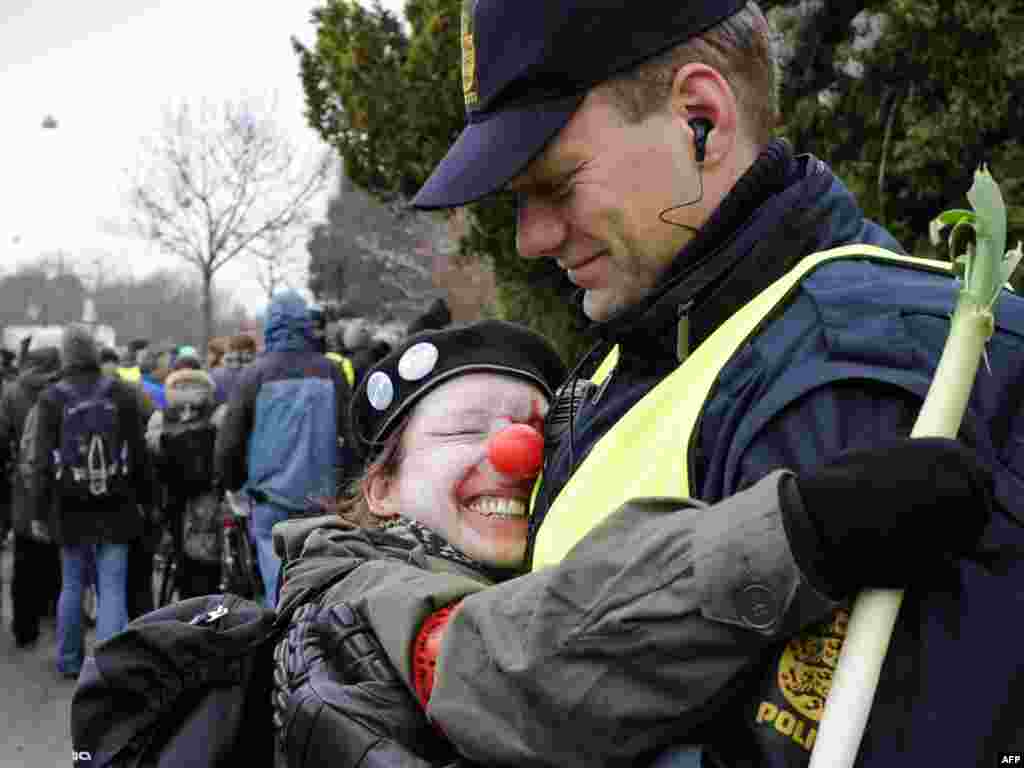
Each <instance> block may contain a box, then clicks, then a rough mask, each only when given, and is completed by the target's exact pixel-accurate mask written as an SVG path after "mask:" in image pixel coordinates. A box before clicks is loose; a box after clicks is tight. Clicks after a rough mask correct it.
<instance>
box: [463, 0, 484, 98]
mask: <svg viewBox="0 0 1024 768" xmlns="http://www.w3.org/2000/svg"><path fill="white" fill-rule="evenodd" d="M476 4H477V0H462V95H463V97H464V98H465V100H466V109H472V108H473V107H475V106H476V105H477V104H478V103H479V101H480V91H479V89H478V87H477V81H476V45H475V44H474V42H473V12H474V11H475V10H476Z"/></svg>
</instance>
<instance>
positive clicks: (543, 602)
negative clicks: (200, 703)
mask: <svg viewBox="0 0 1024 768" xmlns="http://www.w3.org/2000/svg"><path fill="white" fill-rule="evenodd" d="M464 9H465V10H464V13H463V34H462V38H461V39H462V45H463V56H462V62H463V86H464V93H465V98H466V107H467V112H468V124H467V126H466V128H465V130H464V131H463V133H462V135H461V136H460V137H459V138H458V140H457V141H456V142H455V144H454V145H453V147H452V148H451V150H450V151H449V153H448V155H447V156H446V157H445V158H444V160H443V161H442V162H441V163H440V165H439V166H438V167H437V168H436V169H435V171H434V173H433V175H432V176H431V177H430V179H428V181H427V182H426V184H425V185H424V187H423V188H422V189H421V190H420V192H419V193H418V195H417V197H416V198H415V200H414V204H415V205H417V206H419V207H421V208H426V209H431V208H448V207H454V206H460V205H463V204H466V203H468V202H471V201H474V200H478V199H480V198H482V197H485V196H487V195H490V194H492V193H495V192H498V191H501V190H505V191H512V192H514V193H516V194H517V196H518V219H517V237H516V244H517V249H518V252H519V255H520V256H522V257H523V258H530V259H537V258H550V259H553V260H555V261H556V262H557V264H558V265H559V266H560V267H561V268H562V269H564V270H565V271H566V274H567V276H568V278H569V280H571V281H572V282H573V283H574V284H575V285H576V286H577V287H578V288H579V292H578V296H577V298H578V303H579V307H580V309H581V310H582V312H583V313H584V314H585V315H586V316H587V318H588V319H589V320H590V321H592V323H593V332H594V334H595V336H596V337H597V339H598V341H599V344H598V345H597V346H596V347H595V349H594V350H593V351H592V353H591V354H590V355H588V356H587V357H586V358H585V359H584V360H583V361H581V362H580V365H579V367H578V370H577V374H576V375H575V376H571V377H570V381H569V383H568V385H567V386H565V387H564V388H563V391H564V393H565V398H566V402H565V407H564V408H559V407H556V408H555V409H554V413H555V414H559V413H562V414H564V416H563V417H562V420H563V421H564V423H565V424H566V425H567V427H568V428H567V429H566V430H565V431H566V433H567V434H565V436H563V437H562V438H561V439H560V440H558V441H553V440H549V441H548V446H549V448H551V450H549V452H548V455H547V456H546V461H545V468H544V475H543V479H542V481H541V484H540V487H539V489H538V492H537V494H536V497H535V503H534V506H533V510H532V515H533V517H532V523H533V528H532V533H533V547H534V549H533V555H534V557H533V567H534V572H533V573H531V574H529V575H527V576H524V577H522V578H519V579H515V580H513V581H511V582H507V583H505V584H502V585H500V586H498V587H495V588H492V589H489V590H486V591H483V592H479V593H476V594H472V595H470V596H467V597H465V598H464V599H462V601H461V602H457V598H458V595H451V594H449V595H448V599H447V603H448V604H446V605H444V606H443V608H442V606H441V605H438V607H439V608H442V610H443V611H444V614H443V616H442V615H441V614H438V615H435V616H432V617H429V618H428V619H426V620H425V621H424V622H423V625H422V626H423V629H422V630H421V641H422V642H421V644H420V645H418V647H423V648H432V649H434V657H435V658H425V655H423V654H420V655H418V656H417V657H416V660H417V661H416V662H414V664H413V667H414V669H413V670H412V671H411V672H410V673H409V674H410V676H411V679H410V680H408V681H407V682H408V684H409V686H410V687H412V686H413V685H414V681H415V685H416V690H418V691H419V690H424V689H426V695H424V696H423V702H424V705H425V707H426V709H427V712H428V714H429V715H430V716H431V717H432V718H433V719H434V720H435V722H436V723H437V725H438V727H439V729H440V730H441V731H443V732H444V733H445V734H446V735H447V736H448V737H449V738H450V739H451V740H452V741H453V742H454V743H455V745H456V746H457V747H458V749H459V751H460V752H461V753H462V754H464V755H466V756H467V757H469V758H471V759H474V760H476V761H478V762H481V763H488V764H513V763H515V764H520V765H522V764H534V765H562V766H566V765H581V766H582V765H587V766H593V765H620V764H623V765H624V764H635V763H634V761H636V760H638V759H640V758H641V757H643V756H650V755H653V754H656V753H657V752H658V750H661V749H663V748H665V747H667V746H669V745H672V744H677V745H681V744H687V743H689V744H693V745H695V746H693V747H692V748H686V749H683V750H677V751H669V752H663V753H662V758H661V759H662V760H663V761H664V762H663V764H665V765H684V764H686V765H693V764H697V763H699V762H700V761H701V760H703V761H704V763H705V764H712V761H713V760H717V761H719V762H718V763H714V764H725V765H730V764H756V765H770V766H791V765H793V766H795V765H804V764H806V761H807V759H808V753H809V750H810V749H811V748H812V747H813V742H814V739H815V735H816V729H817V725H818V723H819V721H820V717H821V711H822V708H823V705H824V700H825V697H826V696H827V692H828V680H830V679H831V673H832V670H833V668H834V666H835V658H836V654H837V652H838V649H839V648H840V647H841V645H842V641H843V633H844V632H845V626H846V613H845V610H846V608H847V607H848V603H847V602H846V601H847V600H848V599H849V598H851V597H852V596H853V595H854V594H855V593H856V592H857V591H859V590H861V589H863V588H868V587H901V588H902V587H906V588H907V593H906V597H905V602H904V606H903V610H902V612H901V614H900V620H899V622H898V625H897V628H896V633H895V635H894V638H893V641H892V646H891V650H890V654H889V659H888V661H887V664H886V668H885V670H884V672H883V680H882V684H881V686H880V688H879V691H878V694H877V697H876V701H875V710H874V711H875V717H874V718H873V719H872V721H871V723H869V727H868V730H867V733H866V735H865V739H864V742H863V744H862V749H861V764H863V765H865V766H883V765H892V764H895V763H896V762H899V763H901V764H902V763H912V764H929V763H943V764H950V765H952V764H964V765H976V764H984V763H985V762H987V761H989V760H990V759H991V757H992V756H993V755H994V754H995V752H996V751H997V750H999V749H1007V748H1013V747H1014V746H1017V748H1019V746H1020V745H1021V744H1022V743H1024V741H1022V740H1024V733H1022V732H1021V725H1020V722H1019V718H1018V719H1016V720H1014V719H1012V718H1009V717H1007V715H1006V714H1005V713H1007V712H1009V711H1019V709H1020V708H1021V707H1024V676H1022V675H1020V674H1019V672H1020V662H1019V659H1020V654H1019V651H1017V650H1015V648H1014V646H1013V644H1012V643H1015V642H1017V641H1016V640H1013V641H1010V640H1008V639H1007V640H1005V641H1004V640H1002V639H1000V638H1002V637H1004V636H1005V634H1006V633H1005V632H1004V624H1005V620H1006V613H1005V611H1006V606H1008V605H1011V604H1013V602H1014V600H1015V597H1014V596H1015V595H1017V594H1019V591H1020V584H1021V581H1020V579H1021V569H1020V566H1019V565H1017V564H1016V561H1015V560H1014V559H1013V557H1012V555H1010V554H1007V553H1008V552H1012V551H1013V550H1014V549H1015V548H1016V549H1019V546H1020V544H1021V543H1022V541H1021V533H1020V527H1019V525H1015V524H1014V523H1013V522H1012V521H1013V519H1014V516H1016V518H1017V519H1019V518H1020V516H1021V511H1022V503H1024V502H1022V500H1024V482H1022V480H1021V478H1022V477H1024V456H1022V455H1021V452H1020V451H1019V450H1015V449H1014V446H1018V445H1020V440H1021V434H1022V432H1024V421H1022V420H1021V419H1020V418H1019V399H1017V398H1015V396H1013V395H1012V394H1010V393H1011V392H1012V391H1013V390H1014V386H1013V384H1012V383H1013V382H1014V381H1016V380H1017V379H1016V377H1019V376H1020V375H1021V373H1022V372H1024V347H1022V346H1021V345H1020V344H1019V343H1016V342H1015V341H1014V336H1015V335H1016V336H1018V337H1019V335H1020V334H1021V333H1022V332H1024V302H1022V301H1021V300H1020V299H1018V298H1015V297H1012V296H1005V297H1003V299H1002V300H1001V303H1000V306H999V313H1000V318H1001V323H1002V324H1003V327H1004V328H1006V329H1011V330H1012V333H1009V332H1006V331H1001V332H998V333H997V334H996V336H995V337H994V339H993V342H992V345H993V346H992V350H993V351H994V350H998V352H997V353H996V354H998V355H999V357H1000V359H1001V360H1005V363H1004V364H1001V365H1000V366H993V371H994V375H993V376H989V377H979V380H978V384H977V387H976V391H975V394H974V397H973V399H972V403H971V411H970V413H969V415H968V418H967V421H966V422H965V427H964V434H965V436H966V438H967V439H968V442H969V444H970V445H971V448H967V447H964V446H962V445H960V444H959V443H956V442H953V441H946V440H918V441H910V440H907V439H900V438H901V437H902V436H905V435H907V434H909V431H910V427H911V425H912V424H913V420H914V418H915V416H916V412H917V410H918V408H919V406H920V402H921V400H922V399H923V397H924V394H925V392H926V390H927V386H928V382H929V379H930V377H931V375H932V373H933V371H934V368H935V365H936V362H937V359H938V355H939V353H940V351H941V345H942V341H943V338H944V335H945V330H946V328H947V326H946V315H947V314H948V313H949V311H950V310H951V308H952V302H953V299H954V296H955V292H956V286H955V283H954V281H953V280H952V279H951V277H950V276H949V275H948V274H946V273H945V270H944V269H943V268H942V266H941V265H933V266H932V267H931V268H929V269H924V268H921V266H920V265H918V264H916V263H912V262H910V261H909V260H907V259H906V258H905V257H904V256H903V255H902V250H901V248H900V246H899V244H898V243H896V241H895V240H894V239H893V238H892V237H891V236H890V235H889V234H888V233H887V232H886V231H885V230H883V229H882V228H881V227H879V226H878V225H876V224H874V223H872V222H870V221H868V220H866V219H865V218H864V216H863V214H862V212H861V210H860V208H859V207H858V205H857V203H856V201H855V199H854V198H853V196H852V194H851V193H850V192H849V190H847V189H846V188H845V187H844V186H843V184H842V182H841V181H840V180H839V179H837V178H836V177H835V176H834V175H833V174H832V172H831V171H830V169H829V168H828V167H827V166H826V165H825V164H824V163H823V162H822V161H820V160H818V159H816V158H814V157H812V156H809V155H795V154H794V153H793V150H792V149H791V148H790V146H789V145H788V144H787V143H786V142H785V141H783V140H781V139H778V138H775V137H774V135H773V129H774V127H775V125H776V122H777V108H776V103H775V92H776V83H775V80H774V77H775V70H776V67H775V62H774V60H773V57H772V45H771V30H770V29H769V27H768V24H767V22H766V20H765V18H764V16H763V15H762V13H761V11H760V9H759V8H758V7H757V6H756V4H755V3H753V2H746V0H689V1H682V2H681V1H680V0H671V1H670V0H652V2H648V3H646V4H644V5H643V7H642V8H638V7H637V6H636V5H635V4H633V5H629V4H624V3H618V2H609V1H608V0H566V1H565V2H560V3H550V2H544V0H520V2H516V3H508V2H501V1H500V0H476V2H467V3H466V4H465V6H464ZM595 367H596V371H594V368H595ZM997 368H998V369H999V370H997ZM592 371H593V377H592V378H593V381H592V382H590V383H587V382H586V381H584V380H583V374H590V373H591V372H592ZM577 379H579V380H580V381H581V382H582V383H580V385H579V386H576V380H577ZM549 420H551V417H550V416H549ZM996 424H1006V425H1007V426H1005V427H995V426H994V425H996ZM686 496H690V497H695V498H698V499H700V500H701V501H702V502H710V503H713V504H715V506H712V507H709V508H706V509H703V510H697V511H694V508H693V506H692V502H687V501H685V500H684V497H686ZM652 497H654V498H652ZM673 498H674V499H675V501H674V502H673V501H672V499H673ZM954 500H955V502H954ZM993 509H995V510H996V511H998V512H999V514H997V515H992V511H993ZM982 550H984V551H985V554H984V557H982ZM979 562H983V563H984V565H983V566H982V565H979ZM450 604H457V605H458V606H459V608H458V610H455V611H453V610H450ZM968 606H969V608H970V610H969V611H968V610H967V608H968ZM790 637H792V638H793V639H792V642H790V643H789V644H787V643H786V640H787V638H790ZM966 637H971V638H977V641H978V645H977V651H978V652H977V653H972V654H971V662H970V663H969V664H965V663H963V653H964V651H965V646H964V645H963V639H964V638H966ZM384 650H385V651H388V647H387V644H386V643H385V647H384ZM390 655H391V660H392V662H393V663H394V664H395V666H396V668H398V669H402V666H401V665H402V664H404V663H405V662H404V660H403V659H402V658H401V654H396V653H391V654H390ZM418 662H422V666H421V667H420V668H415V667H416V665H417V663H418ZM435 664H436V666H435ZM424 678H429V679H430V680H431V681H432V684H433V685H432V689H431V687H430V686H421V685H420V682H421V680H422V679H424ZM982 680H984V681H985V682H984V684H982V683H981V682H980V681H982ZM967 690H969V691H970V692H971V693H970V694H964V693H958V691H967ZM967 700H969V701H970V707H969V708H968V709H969V711H965V708H964V707H963V703H964V702H965V701H967ZM952 724H955V726H956V729H957V732H956V736H955V737H951V736H950V731H949V728H950V727H951V725H952ZM1007 745H1011V746H1007ZM702 753H703V754H702ZM712 755H713V756H714V757H712Z"/></svg>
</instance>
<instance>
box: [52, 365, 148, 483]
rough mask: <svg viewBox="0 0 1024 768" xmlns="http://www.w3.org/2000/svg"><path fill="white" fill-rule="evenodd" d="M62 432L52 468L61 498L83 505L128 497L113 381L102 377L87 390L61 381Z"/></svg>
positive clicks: (125, 451)
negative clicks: (79, 500) (84, 501)
mask: <svg viewBox="0 0 1024 768" xmlns="http://www.w3.org/2000/svg"><path fill="white" fill-rule="evenodd" d="M56 390H57V395H58V398H59V402H60V404H61V410H62V417H61V431H60V440H59V444H58V445H59V447H58V450H57V455H56V456H55V457H54V469H55V471H56V477H57V482H58V487H59V489H60V494H61V496H63V497H70V498H76V499H82V500H88V499H106V498H110V497H115V496H124V495H126V494H127V493H128V492H129V489H130V483H131V478H130V476H129V470H130V467H129V460H130V457H129V456H128V442H127V440H126V439H125V435H124V434H123V433H122V430H121V427H120V420H119V414H118V412H117V405H116V404H115V403H114V396H113V390H114V382H113V381H112V380H111V379H108V378H107V377H105V376H103V377H100V378H99V379H98V381H97V382H96V383H95V384H94V385H93V387H92V388H91V390H87V389H84V388H81V387H77V386H74V385H72V384H71V383H70V382H67V381H62V382H60V383H59V384H57V386H56Z"/></svg>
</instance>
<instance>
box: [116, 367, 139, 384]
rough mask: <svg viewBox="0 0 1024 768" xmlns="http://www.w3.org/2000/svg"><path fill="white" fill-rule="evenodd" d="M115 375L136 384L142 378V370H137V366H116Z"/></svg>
mask: <svg viewBox="0 0 1024 768" xmlns="http://www.w3.org/2000/svg"><path fill="white" fill-rule="evenodd" d="M117 375H118V376H120V377H121V379H122V380H123V381H127V382H129V383H130V384H138V383H139V380H140V379H141V378H142V372H141V371H140V370H139V366H137V365H136V366H132V367H131V368H118V369H117Z"/></svg>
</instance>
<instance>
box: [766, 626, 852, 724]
mask: <svg viewBox="0 0 1024 768" xmlns="http://www.w3.org/2000/svg"><path fill="white" fill-rule="evenodd" d="M849 621H850V614H849V612H847V611H846V610H844V609H840V610H838V611H836V613H835V614H834V615H833V616H832V619H831V620H830V621H827V622H823V623H821V624H817V625H815V626H813V627H810V628H809V629H807V630H806V631H805V632H803V633H802V634H800V635H798V636H797V637H794V638H793V639H792V640H790V641H789V644H788V645H786V649H785V650H784V651H783V652H782V659H781V661H780V662H779V688H780V689H781V690H782V694H783V696H785V697H786V701H788V702H789V704H790V706H792V707H793V708H794V709H796V710H797V711H798V712H799V713H800V714H801V715H803V716H804V717H806V718H808V719H809V720H814V721H815V722H820V721H821V713H822V712H823V711H824V709H825V699H826V698H828V692H829V691H830V690H831V689H832V675H833V674H834V673H835V669H836V664H837V662H838V661H839V651H840V650H842V647H843V639H844V638H845V637H846V627H847V624H848V623H849Z"/></svg>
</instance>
